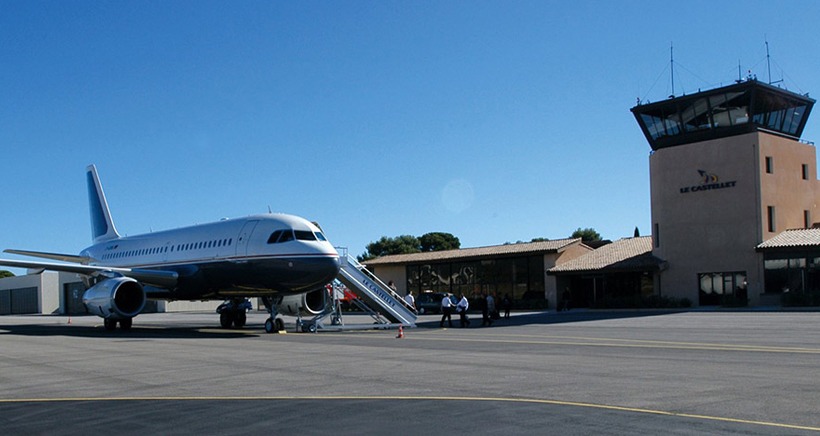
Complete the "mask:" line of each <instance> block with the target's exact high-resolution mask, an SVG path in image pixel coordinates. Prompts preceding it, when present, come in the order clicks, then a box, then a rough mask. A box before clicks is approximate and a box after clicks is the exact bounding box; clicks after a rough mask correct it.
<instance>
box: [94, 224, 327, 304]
mask: <svg viewBox="0 0 820 436" xmlns="http://www.w3.org/2000/svg"><path fill="white" fill-rule="evenodd" d="M277 231H279V232H280V237H279V238H277V241H270V238H271V235H272V234H273V233H274V232H277ZM284 232H288V233H289V234H290V235H291V237H287V236H286V237H284V238H283V237H281V234H282V233H284ZM280 241H281V242H280ZM80 255H81V256H83V257H88V258H90V259H92V260H91V261H90V262H89V265H95V266H105V267H114V268H131V269H143V270H161V271H173V272H176V273H177V274H178V275H179V279H178V283H177V284H176V286H175V287H173V288H171V289H158V288H153V287H146V294H147V296H148V297H149V298H165V299H180V300H191V299H214V298H223V297H230V296H243V297H253V296H270V295H272V294H282V295H289V294H299V293H304V292H308V291H311V290H314V289H318V288H321V287H323V286H324V285H325V284H327V283H329V282H331V281H332V280H333V279H334V278H335V277H336V276H337V275H338V272H339V254H338V253H337V252H336V250H335V249H334V248H333V246H332V245H331V244H330V243H329V242H328V241H327V240H326V239H325V238H324V236H323V235H322V233H321V230H320V229H318V228H317V227H316V226H315V225H314V224H313V223H311V222H309V221H307V220H305V219H303V218H300V217H297V216H293V215H285V214H266V215H254V216H250V217H246V218H238V219H229V220H227V219H226V220H222V221H217V222H213V223H208V224H201V225H197V226H191V227H184V228H179V229H174V230H167V231H161V232H155V233H148V234H143V235H137V236H130V237H122V238H117V239H112V240H108V241H104V242H101V243H97V244H94V245H92V246H90V247H88V248H86V249H85V250H83V251H82V252H81V253H80Z"/></svg>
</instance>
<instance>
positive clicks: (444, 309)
mask: <svg viewBox="0 0 820 436" xmlns="http://www.w3.org/2000/svg"><path fill="white" fill-rule="evenodd" d="M445 319H446V320H447V323H448V325H449V326H450V327H452V326H453V302H452V301H450V296H449V295H447V294H445V295H444V298H442V299H441V322H440V323H439V327H444V320H445Z"/></svg>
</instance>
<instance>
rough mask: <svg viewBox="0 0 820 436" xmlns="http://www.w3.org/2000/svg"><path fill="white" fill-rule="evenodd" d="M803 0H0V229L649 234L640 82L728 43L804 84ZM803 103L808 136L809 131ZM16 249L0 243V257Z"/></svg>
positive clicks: (684, 84) (66, 241)
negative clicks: (102, 206)
mask: <svg viewBox="0 0 820 436" xmlns="http://www.w3.org/2000/svg"><path fill="white" fill-rule="evenodd" d="M818 12H820V3H818V2H815V1H789V2H774V3H772V2H763V1H742V2H740V1H738V2H734V1H725V2H713V1H692V2H685V4H684V3H681V2H660V1H624V2H609V1H593V2H584V1H581V2H576V1H574V2H547V1H534V2H528V1H512V2H501V1H497V2H495V1H464V2H462V1H402V2H393V1H373V2H370V1H344V2H341V1H306V2H285V1H280V2H276V1H265V2H261V1H243V2H214V1H131V2H123V1H71V0H68V1H8V0H5V1H0V101H2V103H3V104H2V105H0V150H2V152H3V153H2V156H3V160H2V177H0V192H2V194H3V196H4V202H3V208H2V213H0V248H24V249H33V250H43V251H55V252H67V253H76V252H79V251H80V250H81V249H82V248H84V247H86V246H87V245H89V243H90V225H89V218H88V206H87V199H86V188H85V178H84V169H85V167H86V165H88V164H90V163H95V164H96V165H97V167H98V169H99V172H100V175H101V177H102V179H103V184H104V187H105V189H106V193H107V196H108V199H109V203H110V206H111V209H112V214H113V216H114V218H115V221H116V224H117V227H118V229H119V230H120V233H122V234H138V233H143V232H149V231H152V230H163V229H168V228H174V227H180V226H185V225H189V224H195V223H202V222H208V221H213V220H216V219H219V218H222V217H240V216H245V215H250V214H254V213H263V212H266V211H267V210H268V208H269V207H270V208H271V209H272V210H273V211H275V212H287V213H293V214H297V215H301V216H304V217H306V218H309V219H311V220H315V221H318V222H319V223H320V224H321V225H322V226H323V228H324V229H325V232H326V233H327V235H328V237H329V238H330V240H331V241H332V242H333V243H334V244H335V245H337V246H344V247H347V248H348V249H349V251H350V252H351V254H360V253H362V252H364V250H365V246H366V245H367V244H368V243H369V242H371V241H375V240H377V239H379V238H380V237H381V236H398V235H402V234H411V235H416V236H418V235H421V234H424V233H427V232H432V231H443V232H450V233H452V234H454V235H456V236H458V237H459V238H460V239H461V242H462V246H463V247H476V246H485V245H494V244H502V243H505V242H515V241H518V240H523V241H529V240H530V239H532V238H536V237H546V238H550V239H558V238H563V237H567V236H569V235H570V234H571V233H572V232H573V230H575V229H576V228H578V227H592V228H595V229H596V230H598V232H599V233H601V235H602V236H603V237H604V238H608V239H618V238H621V237H627V236H632V233H633V230H634V228H635V227H636V226H637V227H638V228H639V229H640V231H641V233H642V234H649V233H650V208H649V174H648V156H649V146H648V145H647V143H646V141H645V139H644V138H643V136H642V134H641V132H640V129H639V128H638V126H637V123H636V122H635V120H634V118H633V117H632V114H631V113H630V111H629V109H630V108H631V107H632V106H634V105H635V103H636V101H637V99H638V98H641V99H643V100H651V101H656V100H659V99H662V98H665V97H666V96H667V95H669V94H670V93H671V92H672V89H671V80H670V74H669V49H670V44H673V45H674V54H675V70H674V73H675V93H676V94H681V93H693V92H696V91H697V90H698V89H700V88H702V89H707V88H712V87H716V86H720V85H726V84H729V83H731V82H732V81H733V80H735V79H736V78H737V75H738V63H740V65H741V69H742V70H743V71H744V74H745V71H747V70H750V69H751V70H752V72H753V73H754V74H757V76H758V78H759V79H761V80H767V68H766V59H765V57H766V48H765V45H764V42H765V41H766V40H767V39H768V41H769V44H770V50H771V55H772V61H773V62H772V75H773V76H774V79H776V80H780V79H781V78H782V79H783V80H784V81H783V83H781V86H784V87H786V88H788V89H790V90H793V91H796V92H800V93H807V92H808V93H811V94H810V95H812V96H814V93H820V74H818V71H820V50H818V49H817V47H820V34H818V32H817V30H816V25H817V19H818V17H820V13H818ZM818 117H820V115H817V114H815V115H814V116H813V117H812V118H810V119H809V124H808V127H807V128H806V131H805V132H804V138H806V139H809V140H815V141H816V140H820V132H818V126H820V124H818ZM9 257H12V256H9Z"/></svg>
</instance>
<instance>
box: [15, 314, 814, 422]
mask: <svg viewBox="0 0 820 436" xmlns="http://www.w3.org/2000/svg"><path fill="white" fill-rule="evenodd" d="M513 315H514V316H513V317H512V318H511V319H509V320H499V321H497V322H496V323H495V324H494V325H493V326H492V327H478V326H477V324H480V320H476V318H475V317H473V319H472V321H473V326H472V327H471V328H466V329H461V328H444V329H442V328H439V323H438V317H437V316H435V315H427V316H423V317H421V318H420V322H419V326H418V327H417V328H414V329H405V331H404V338H401V339H398V338H396V336H397V331H396V330H356V331H348V332H320V333H316V334H312V333H295V332H294V324H293V319H290V323H289V324H288V328H289V332H288V333H287V334H279V335H277V334H266V333H265V332H264V328H263V322H264V319H265V317H266V315H265V314H261V313H254V314H251V316H249V320H248V322H249V325H248V327H246V328H245V329H242V330H224V329H221V328H218V323H219V320H218V317H217V315H215V314H191V313H182V314H147V315H141V316H139V317H137V318H135V320H134V327H133V329H132V330H131V331H128V332H122V331H115V332H107V331H105V330H104V329H103V327H102V322H101V320H100V319H99V318H96V317H75V318H72V319H71V323H70V324H69V323H68V318H67V317H65V316H4V317H0V429H2V430H3V434H10V435H15V434H26V435H30V434H88V433H89V432H90V431H104V432H115V433H118V434H150V433H162V434H191V433H205V434H257V433H262V432H266V433H270V432H279V433H282V432H286V433H284V434H291V433H296V432H298V433H302V434H334V435H337V434H351V435H352V434H356V435H360V434H385V433H388V432H389V433H391V434H399V435H403V434H408V435H412V434H453V433H458V434H464V433H473V434H488V433H502V434H561V435H575V434H577V435H581V434H583V435H588V434H630V435H634V434H647V435H648V434H651V435H657V434H753V435H754V434H761V435H762V434H766V435H770V434H777V435H782V434H820V416H818V413H817V412H818V408H819V407H818V406H820V380H818V375H820V335H818V334H817V333H818V332H820V313H814V312H775V311H772V312H763V311H761V312H682V313H673V312H651V311H623V312H596V311H570V312H564V313H554V312H548V313H525V314H513ZM476 321H479V322H476ZM345 322H346V323H347V324H356V323H362V324H364V323H368V322H369V321H368V319H366V318H364V317H361V316H346V317H345ZM455 324H456V325H457V323H455Z"/></svg>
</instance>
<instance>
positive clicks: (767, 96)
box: [631, 80, 814, 150]
mask: <svg viewBox="0 0 820 436" xmlns="http://www.w3.org/2000/svg"><path fill="white" fill-rule="evenodd" d="M813 106H814V99H811V98H809V97H808V96H807V95H800V94H796V93H793V92H791V91H786V90H784V89H780V88H777V87H775V86H771V85H767V84H765V83H762V82H758V81H757V80H747V81H743V82H739V83H736V84H733V85H729V86H724V87H721V88H716V89H712V90H708V91H702V92H698V93H696V94H691V95H684V96H681V97H673V98H669V99H667V100H664V101H659V102H656V103H649V104H639V105H638V106H635V107H633V108H632V109H631V111H632V113H633V114H634V115H635V119H636V120H637V121H638V124H639V125H640V126H641V130H643V133H644V135H645V136H646V140H647V141H649V145H650V146H651V147H652V150H658V149H661V148H666V147H674V146H677V145H683V144H691V143H693V142H700V141H705V140H709V139H717V138H724V137H727V136H735V135H740V134H744V133H748V132H754V131H767V132H770V133H774V134H778V135H783V136H787V137H790V138H794V139H799V138H800V135H801V134H802V133H803V128H804V127H805V126H806V120H808V118H809V113H811V109H812V107H813Z"/></svg>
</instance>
